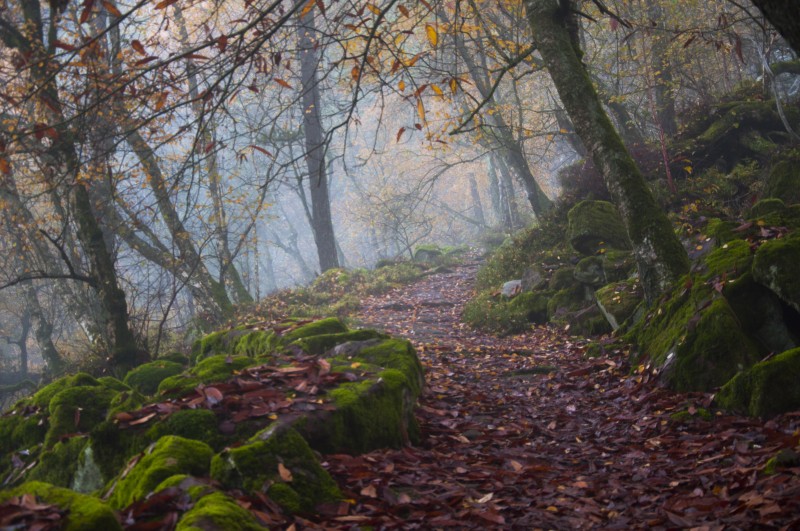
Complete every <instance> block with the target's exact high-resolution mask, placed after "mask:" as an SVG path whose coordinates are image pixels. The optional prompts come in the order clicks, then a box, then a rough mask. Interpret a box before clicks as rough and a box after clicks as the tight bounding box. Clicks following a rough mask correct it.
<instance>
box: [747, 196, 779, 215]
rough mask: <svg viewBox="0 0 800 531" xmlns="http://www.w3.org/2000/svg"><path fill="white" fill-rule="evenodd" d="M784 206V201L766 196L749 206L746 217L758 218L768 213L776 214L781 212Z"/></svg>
mask: <svg viewBox="0 0 800 531" xmlns="http://www.w3.org/2000/svg"><path fill="white" fill-rule="evenodd" d="M785 208H786V203H784V202H783V201H781V200H780V199H777V198H775V197H767V198H766V199H762V200H760V201H759V202H757V203H756V204H755V205H753V206H752V207H751V208H750V212H749V214H748V216H747V217H749V218H750V219H758V218H762V217H765V216H768V215H770V214H778V213H780V212H783V210H784V209H785Z"/></svg>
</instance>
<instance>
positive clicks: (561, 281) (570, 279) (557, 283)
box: [547, 266, 575, 291]
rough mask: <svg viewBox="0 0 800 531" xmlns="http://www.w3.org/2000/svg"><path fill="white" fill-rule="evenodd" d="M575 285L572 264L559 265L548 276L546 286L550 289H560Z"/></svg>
mask: <svg viewBox="0 0 800 531" xmlns="http://www.w3.org/2000/svg"><path fill="white" fill-rule="evenodd" d="M574 285H575V268H574V267H572V266H564V267H559V268H558V269H556V270H555V271H553V274H552V275H551V276H550V282H549V283H548V285H547V288H548V289H549V290H551V291H561V290H563V289H567V288H571V287H572V286H574Z"/></svg>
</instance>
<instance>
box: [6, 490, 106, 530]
mask: <svg viewBox="0 0 800 531" xmlns="http://www.w3.org/2000/svg"><path fill="white" fill-rule="evenodd" d="M23 494H33V495H35V496H38V497H39V498H40V499H41V500H42V501H43V502H45V503H50V504H53V505H56V506H58V507H60V508H61V509H65V510H66V511H67V514H66V516H65V518H64V526H63V529H64V531H115V530H118V529H119V530H121V529H122V526H120V524H119V521H117V516H116V514H114V511H112V510H111V509H110V508H109V507H108V506H107V505H106V504H105V503H103V502H102V501H100V500H98V499H97V498H94V497H92V496H86V495H85V494H79V493H77V492H73V491H71V490H69V489H65V488H61V487H55V486H53V485H50V484H48V483H42V482H39V481H31V482H28V483H24V484H22V485H20V486H19V487H16V488H15V489H12V490H6V491H2V492H0V502H4V501H7V500H8V499H9V498H11V497H12V496H22V495H23Z"/></svg>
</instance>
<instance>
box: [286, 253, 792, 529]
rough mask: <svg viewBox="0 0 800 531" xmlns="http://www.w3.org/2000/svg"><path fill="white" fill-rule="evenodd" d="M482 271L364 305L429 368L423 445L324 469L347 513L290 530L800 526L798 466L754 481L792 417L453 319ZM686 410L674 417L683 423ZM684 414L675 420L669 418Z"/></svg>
mask: <svg viewBox="0 0 800 531" xmlns="http://www.w3.org/2000/svg"><path fill="white" fill-rule="evenodd" d="M478 266H479V264H478V263H476V262H475V261H468V262H466V263H464V264H462V265H460V266H456V267H453V268H452V270H451V271H450V272H444V273H438V274H434V275H430V276H428V277H426V278H425V279H423V280H421V281H419V282H417V283H414V284H412V285H408V286H405V287H403V288H400V289H396V290H394V291H392V292H389V293H386V294H384V295H381V296H377V297H373V298H370V299H369V300H366V301H364V303H363V308H362V311H361V312H360V315H359V317H358V322H359V324H360V325H362V326H365V327H374V328H377V329H381V330H385V331H387V332H389V333H391V334H394V335H397V336H401V337H406V338H409V339H410V340H411V341H413V342H414V345H415V346H416V348H417V351H418V353H419V355H420V358H421V360H422V362H423V364H424V366H425V368H426V371H427V390H426V392H425V393H424V395H423V397H422V398H421V401H420V404H419V408H418V411H417V418H418V419H419V422H420V425H421V432H422V438H421V441H420V443H419V444H418V445H411V446H408V447H406V448H403V449H399V450H383V451H375V452H371V453H369V454H365V455H361V456H357V457H353V456H347V455H326V456H323V460H324V463H325V466H326V467H327V468H328V470H329V471H330V472H331V474H332V475H333V476H334V478H335V479H336V480H337V481H338V483H339V485H340V486H341V487H342V489H343V492H344V493H345V497H346V498H348V503H347V504H340V505H339V506H337V507H332V508H331V509H330V511H328V512H329V514H327V515H322V516H319V517H318V518H315V519H313V520H305V519H302V518H295V519H294V521H293V522H288V523H287V524H291V525H290V526H289V527H290V528H292V527H293V528H294V529H320V528H323V529H359V528H362V527H366V526H371V527H372V528H376V529H392V528H397V529H447V528H451V529H576V528H577V529H585V528H595V529H633V528H641V529H643V528H647V529H677V528H694V529H698V530H715V529H754V528H759V529H773V528H774V529H800V468H784V469H780V470H779V472H778V473H776V474H773V475H766V474H765V473H764V472H763V469H764V466H765V464H766V461H767V460H768V459H769V458H770V457H774V456H775V455H776V454H777V453H778V452H779V451H780V450H782V449H787V448H788V449H791V448H795V447H796V446H797V444H798V439H799V438H800V413H794V414H788V415H783V416H781V417H778V418H775V419H772V420H769V421H760V420H754V419H748V418H743V417H736V416H729V415H721V414H716V415H713V416H711V417H710V418H707V414H706V418H704V413H705V410H704V408H706V407H708V405H709V403H710V401H711V396H710V395H704V394H675V393H672V392H669V391H666V390H664V389H662V388H660V387H659V386H658V384H657V379H658V378H657V375H656V374H654V372H653V371H652V370H651V369H650V368H649V367H645V366H638V367H635V366H634V367H631V366H630V364H629V362H628V354H629V353H628V352H624V351H619V350H618V351H611V352H608V353H607V355H605V356H603V357H599V358H587V357H585V356H584V351H585V348H586V344H587V342H586V341H585V340H582V339H576V338H573V337H569V336H568V335H566V334H565V333H563V332H562V331H558V330H554V329H553V328H545V327H540V328H536V329H534V330H531V331H530V332H529V333H525V334H520V335H515V336H510V337H504V338H498V337H495V336H491V335H485V334H482V333H479V332H476V331H474V330H471V329H469V328H468V327H466V326H465V325H464V324H462V323H461V322H460V318H459V317H460V313H461V311H462V308H463V305H464V303H465V302H466V301H467V299H468V298H469V297H470V296H471V294H472V286H473V280H474V277H475V273H476V271H477V269H478ZM681 412H682V413H681ZM676 413H681V416H682V417H684V419H683V420H673V418H672V416H673V415H674V414H676Z"/></svg>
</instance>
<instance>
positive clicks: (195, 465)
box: [109, 435, 214, 509]
mask: <svg viewBox="0 0 800 531" xmlns="http://www.w3.org/2000/svg"><path fill="white" fill-rule="evenodd" d="M213 454H214V452H213V451H212V450H211V448H210V447H209V446H208V445H207V444H205V443H203V442H200V441H194V440H191V439H184V438H183V437H178V436H175V435H168V436H166V437H162V438H161V439H159V440H158V441H156V442H155V443H153V444H152V445H151V446H150V447H149V448H148V449H147V450H146V451H145V453H144V455H143V456H142V457H141V459H139V461H138V462H137V463H136V464H135V465H134V466H133V468H132V469H130V471H128V473H127V475H125V474H124V473H123V474H122V475H121V476H120V477H119V478H117V480H116V482H115V483H114V487H113V492H112V494H111V496H110V498H109V504H110V505H111V506H112V507H115V508H117V509H121V508H123V507H127V506H128V505H130V504H131V503H133V502H135V501H137V500H142V499H144V498H145V496H147V495H148V494H149V493H150V492H152V491H153V489H154V488H155V487H156V486H158V485H159V483H161V482H162V481H164V480H165V479H167V478H168V477H170V476H173V475H175V474H191V475H195V476H204V475H206V474H208V470H209V465H210V462H211V457H212V456H213ZM123 476H124V477H123Z"/></svg>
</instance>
